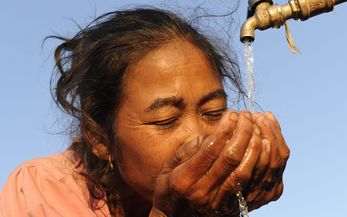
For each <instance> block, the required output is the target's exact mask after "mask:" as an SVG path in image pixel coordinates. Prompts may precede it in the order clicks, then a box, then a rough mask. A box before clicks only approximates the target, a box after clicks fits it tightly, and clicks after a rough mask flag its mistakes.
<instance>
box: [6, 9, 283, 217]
mask: <svg viewBox="0 0 347 217" xmlns="http://www.w3.org/2000/svg"><path fill="white" fill-rule="evenodd" d="M57 38H59V39H61V40H63V41H64V42H63V43H62V44H61V45H60V46H58V47H57V49H56V51H55V59H56V67H57V71H58V72H59V74H60V76H59V78H58V80H57V83H56V86H55V87H54V88H53V91H54V94H55V99H56V102H57V104H58V106H60V107H61V108H62V109H63V110H64V111H65V112H67V113H68V114H70V115H72V116H73V117H74V118H75V121H76V122H75V123H77V124H76V125H75V126H76V129H75V130H76V131H75V132H78V133H76V134H77V137H76V138H74V139H73V140H72V145H71V146H70V147H69V148H68V149H67V150H66V151H65V152H63V153H59V154H56V155H53V156H48V157H46V158H41V159H34V160H32V161H29V162H26V163H24V164H23V165H21V166H20V167H18V168H17V169H16V170H15V171H14V172H13V173H12V174H11V176H10V177H9V179H8V180H7V182H6V184H5V186H4V188H3V191H2V192H1V194H0V216H1V217H9V216H17V217H18V216H50V217H51V216H84V217H86V216H117V217H118V216H151V217H156V216H230V215H238V203H237V198H236V193H237V192H239V191H242V194H243V196H244V197H245V199H246V201H247V202H248V206H249V209H251V210H252V209H256V208H258V207H260V206H262V205H264V204H266V203H268V202H270V201H273V200H276V199H277V198H279V197H280V195H281V194H282V191H283V182H282V174H283V171H284V168H285V164H286V161H287V159H288V157H289V149H288V147H287V146H286V144H285V141H284V139H283V137H282V134H281V132H280V126H279V124H278V122H277V121H276V119H275V117H274V116H273V115H272V114H271V113H264V114H261V113H253V114H252V113H250V112H248V111H242V112H236V111H234V110H231V111H227V103H226V98H227V96H226V93H225V91H224V86H223V82H224V83H226V82H225V81H226V79H227V80H228V81H230V82H231V84H232V88H233V89H232V90H234V91H235V92H236V93H239V94H240V93H241V94H242V93H243V91H242V88H241V86H242V85H241V81H240V73H239V71H238V68H237V65H236V63H235V62H233V60H232V59H231V58H229V57H228V55H227V53H226V52H223V51H221V50H219V49H217V47H216V45H214V44H213V43H212V42H211V41H210V40H208V39H207V38H206V37H205V36H203V35H202V34H201V33H199V32H198V31H197V30H195V29H194V28H193V27H192V26H191V25H189V24H188V23H187V22H186V21H184V20H182V19H181V18H179V17H177V16H175V15H174V14H172V13H170V12H167V11H162V10H158V9H133V10H128V11H118V12H112V13H109V14H105V15H103V16H101V17H99V18H98V19H96V20H95V22H94V23H93V24H92V25H90V26H88V27H87V28H85V29H83V30H81V31H80V32H79V33H78V34H76V35H75V37H73V38H72V39H66V38H62V37H57Z"/></svg>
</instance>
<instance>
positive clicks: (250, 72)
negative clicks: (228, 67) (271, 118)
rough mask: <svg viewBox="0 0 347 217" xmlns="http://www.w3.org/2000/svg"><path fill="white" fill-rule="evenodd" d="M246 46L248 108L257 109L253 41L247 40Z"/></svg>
mask: <svg viewBox="0 0 347 217" xmlns="http://www.w3.org/2000/svg"><path fill="white" fill-rule="evenodd" d="M244 44H245V48H244V53H245V64H246V73H247V104H246V106H247V109H249V110H253V111H255V110H256V105H255V103H254V92H255V80H254V54H253V43H252V42H250V41H246V42H245V43H244Z"/></svg>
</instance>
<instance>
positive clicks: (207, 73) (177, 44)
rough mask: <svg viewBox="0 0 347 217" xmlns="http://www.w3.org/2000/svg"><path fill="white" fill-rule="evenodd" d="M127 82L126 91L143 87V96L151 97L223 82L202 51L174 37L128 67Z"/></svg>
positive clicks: (131, 91) (183, 92) (177, 93)
mask: <svg viewBox="0 0 347 217" xmlns="http://www.w3.org/2000/svg"><path fill="white" fill-rule="evenodd" d="M125 83H126V85H125V93H126V94H131V93H134V92H139V91H140V92H141V96H145V95H150V96H152V97H164V96H167V95H176V96H177V95H182V94H185V93H187V92H191V91H192V90H198V91H200V92H202V91H204V89H206V87H208V86H211V88H212V87H213V88H214V89H217V88H220V86H221V84H220V83H221V81H220V78H219V75H218V74H217V73H216V72H214V71H213V69H212V67H211V66H210V64H209V62H208V60H207V58H206V56H205V55H204V54H203V53H202V51H201V50H199V49H197V48H196V47H195V46H194V45H192V44H191V43H190V42H188V41H184V40H176V41H172V42H170V43H168V44H166V45H164V46H162V47H160V48H158V49H156V50H154V51H152V52H150V53H149V54H147V55H146V56H145V57H144V58H142V59H141V60H140V61H138V62H137V63H136V64H134V65H132V66H131V67H130V68H129V70H128V72H127V76H126V79H125ZM206 91H208V90H206ZM127 92H128V93H127Z"/></svg>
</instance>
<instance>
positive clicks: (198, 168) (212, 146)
mask: <svg viewBox="0 0 347 217" xmlns="http://www.w3.org/2000/svg"><path fill="white" fill-rule="evenodd" d="M237 117H238V115H237V113H236V112H234V111H230V112H227V113H226V114H225V115H224V116H223V118H222V119H221V121H220V123H219V125H218V127H217V129H216V130H215V132H214V133H213V134H212V135H210V136H207V137H206V139H204V140H203V141H202V142H201V143H202V145H201V147H200V149H199V150H198V151H197V152H196V153H195V154H194V155H193V156H191V157H190V158H189V159H188V160H186V161H185V162H184V163H182V164H180V165H178V166H177V167H176V168H174V171H173V172H172V174H171V177H170V187H171V188H172V190H173V191H176V192H177V193H186V192H187V191H188V190H189V189H191V186H192V185H193V184H194V183H195V182H196V181H197V180H199V179H200V178H201V176H203V175H204V174H205V173H206V172H207V171H208V169H209V168H210V166H211V164H212V163H213V162H214V161H215V159H217V157H218V156H219V154H220V152H221V150H222V149H223V147H224V145H225V143H226V141H227V140H228V139H229V138H230V137H231V135H232V134H233V131H234V129H235V125H236V124H235V122H236V121H237ZM182 177H183V178H182Z"/></svg>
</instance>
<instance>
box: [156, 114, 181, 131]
mask: <svg viewBox="0 0 347 217" xmlns="http://www.w3.org/2000/svg"><path fill="white" fill-rule="evenodd" d="M177 121H178V118H177V117H172V118H169V119H166V120H162V121H155V122H153V123H151V124H152V125H155V126H157V127H159V128H160V129H163V130H171V129H173V128H174V127H175V126H176V122H177Z"/></svg>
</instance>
